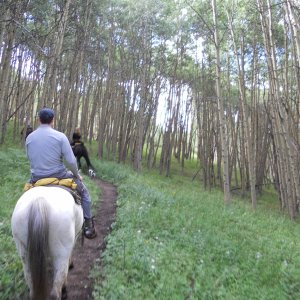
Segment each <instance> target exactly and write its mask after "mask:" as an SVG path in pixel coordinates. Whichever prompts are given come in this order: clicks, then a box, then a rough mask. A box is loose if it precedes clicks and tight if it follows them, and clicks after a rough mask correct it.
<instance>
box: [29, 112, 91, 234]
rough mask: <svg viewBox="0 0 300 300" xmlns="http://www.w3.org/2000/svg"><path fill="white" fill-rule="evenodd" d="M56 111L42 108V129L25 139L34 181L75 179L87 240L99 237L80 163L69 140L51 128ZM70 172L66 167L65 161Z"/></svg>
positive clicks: (40, 116) (40, 113) (40, 127)
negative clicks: (79, 166)
mask: <svg viewBox="0 0 300 300" xmlns="http://www.w3.org/2000/svg"><path fill="white" fill-rule="evenodd" d="M53 119H54V111H53V110H52V109H50V108H43V109H41V111H40V112H39V120H40V126H39V127H38V128H37V129H36V130H35V131H33V132H32V133H31V134H30V135H29V136H28V137H27V139H26V152H27V157H28V159H29V162H30V172H31V181H32V182H36V181H37V180H39V179H42V178H48V177H55V178H59V179H62V178H74V181H75V182H76V184H77V190H78V192H79V193H80V195H81V198H82V209H83V215H84V219H85V222H84V235H85V237H86V238H89V239H93V238H94V237H96V231H95V228H94V223H93V219H92V215H91V198H90V195H89V192H88V190H87V188H86V186H85V185H84V184H83V182H82V177H81V176H80V174H79V172H78V167H77V161H76V158H75V156H74V154H73V151H72V148H71V146H70V143H69V140H68V138H67V137H66V136H65V135H64V134H63V133H62V132H59V131H57V130H54V129H53V128H52V126H53ZM63 160H65V163H66V165H67V166H68V168H69V169H70V171H68V170H67V169H66V167H65V165H64V161H63Z"/></svg>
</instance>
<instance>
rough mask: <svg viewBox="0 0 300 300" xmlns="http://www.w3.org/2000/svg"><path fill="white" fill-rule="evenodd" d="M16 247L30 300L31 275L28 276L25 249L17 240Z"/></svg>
mask: <svg viewBox="0 0 300 300" xmlns="http://www.w3.org/2000/svg"><path fill="white" fill-rule="evenodd" d="M16 247H17V251H18V253H19V256H20V257H21V260H22V265H23V272H24V277H25V281H26V283H27V286H28V288H29V293H30V299H32V297H33V290H32V280H31V274H30V270H29V263H28V260H27V259H26V256H27V255H26V249H25V246H24V244H23V243H22V242H21V241H19V240H16Z"/></svg>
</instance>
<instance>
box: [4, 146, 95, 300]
mask: <svg viewBox="0 0 300 300" xmlns="http://www.w3.org/2000/svg"><path fill="white" fill-rule="evenodd" d="M0 162H1V168H0V178H1V184H0V205H1V209H0V254H1V255H0V299H1V300H17V299H22V300H24V299H25V296H24V295H26V294H27V292H26V291H27V287H26V284H25V281H24V276H23V270H22V264H21V260H20V259H19V257H18V255H17V251H16V247H15V244H14V241H13V238H12V234H11V224H10V219H11V215H12V212H13V209H14V206H15V204H16V202H17V200H18V198H19V197H20V196H21V195H22V193H23V187H24V183H25V182H26V181H27V180H28V178H29V176H30V174H29V163H28V161H27V158H26V155H25V150H24V149H18V148H14V147H11V148H10V147H9V146H6V147H5V148H0ZM84 179H85V184H86V185H87V187H88V189H89V192H90V194H91V196H92V198H93V199H94V201H93V208H92V210H93V211H94V212H95V209H96V206H97V205H98V203H99V201H98V199H99V189H98V187H97V186H96V185H95V184H94V183H93V182H91V181H90V180H89V179H88V178H87V177H86V176H84Z"/></svg>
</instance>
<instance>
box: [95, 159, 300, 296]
mask: <svg viewBox="0 0 300 300" xmlns="http://www.w3.org/2000/svg"><path fill="white" fill-rule="evenodd" d="M97 170H98V173H99V174H100V175H102V176H106V179H107V180H111V181H114V182H117V183H118V186H119V187H118V213H117V220H116V222H115V224H114V228H113V232H112V233H111V235H110V236H109V237H108V245H107V249H106V251H105V252H104V254H103V260H104V263H103V264H102V265H103V266H102V268H103V269H100V268H95V269H94V278H95V281H96V284H95V287H94V298H95V299H260V300H261V299H270V300H271V299H272V300H273V299H300V282H299V275H300V271H299V267H300V254H299V247H300V242H299V239H298V237H299V234H298V232H299V224H297V223H292V222H290V220H289V219H288V218H286V217H284V216H280V215H279V214H278V212H277V211H270V210H269V209H268V207H269V206H266V207H264V206H262V205H261V207H260V210H259V211H257V212H254V211H252V209H251V207H250V205H249V204H247V203H245V201H240V200H239V199H235V200H234V201H233V204H232V205H231V206H230V207H229V208H224V204H223V195H222V194H221V193H220V192H218V191H213V192H207V191H204V190H202V189H201V187H200V185H199V184H197V183H195V182H191V180H190V179H187V178H183V177H179V176H173V178H172V179H169V178H165V177H159V176H157V175H156V174H155V173H153V172H145V173H144V174H143V175H137V174H135V173H133V172H132V171H130V170H129V169H128V168H127V167H124V166H121V165H116V164H114V163H109V162H101V163H97ZM275 201H276V200H275ZM101 270H102V271H101ZM100 275H101V276H100ZM103 278H104V280H103Z"/></svg>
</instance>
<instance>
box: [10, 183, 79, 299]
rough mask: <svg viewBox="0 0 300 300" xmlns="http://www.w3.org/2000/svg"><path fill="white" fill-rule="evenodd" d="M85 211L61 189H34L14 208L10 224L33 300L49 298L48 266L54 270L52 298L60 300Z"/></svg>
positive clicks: (24, 195)
mask: <svg viewBox="0 0 300 300" xmlns="http://www.w3.org/2000/svg"><path fill="white" fill-rule="evenodd" d="M82 224H83V211H82V207H81V205H78V204H76V203H75V201H74V198H73V197H72V195H71V194H70V193H69V192H68V191H66V190H64V189H62V188H60V187H42V186H41V187H35V188H32V189H30V190H28V191H27V192H25V193H24V194H23V195H22V196H21V198H20V199H19V200H18V202H17V204H16V207H15V209H14V212H13V215H12V219H11V225H12V233H13V238H14V240H15V243H16V246H17V250H18V253H19V256H20V257H21V259H22V263H23V269H24V275H25V279H26V282H27V285H28V287H29V290H30V298H31V299H34V300H36V299H38V300H41V299H48V276H47V275H48V273H49V272H48V270H47V267H48V263H49V262H50V263H51V266H52V270H53V285H52V289H51V292H50V298H51V299H53V300H54V299H55V300H57V299H59V300H60V299H61V293H62V288H63V287H65V285H66V282H67V274H68V269H69V264H70V260H71V255H72V250H73V247H74V245H75V242H76V238H77V236H78V234H79V232H80V230H81V228H82Z"/></svg>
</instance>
